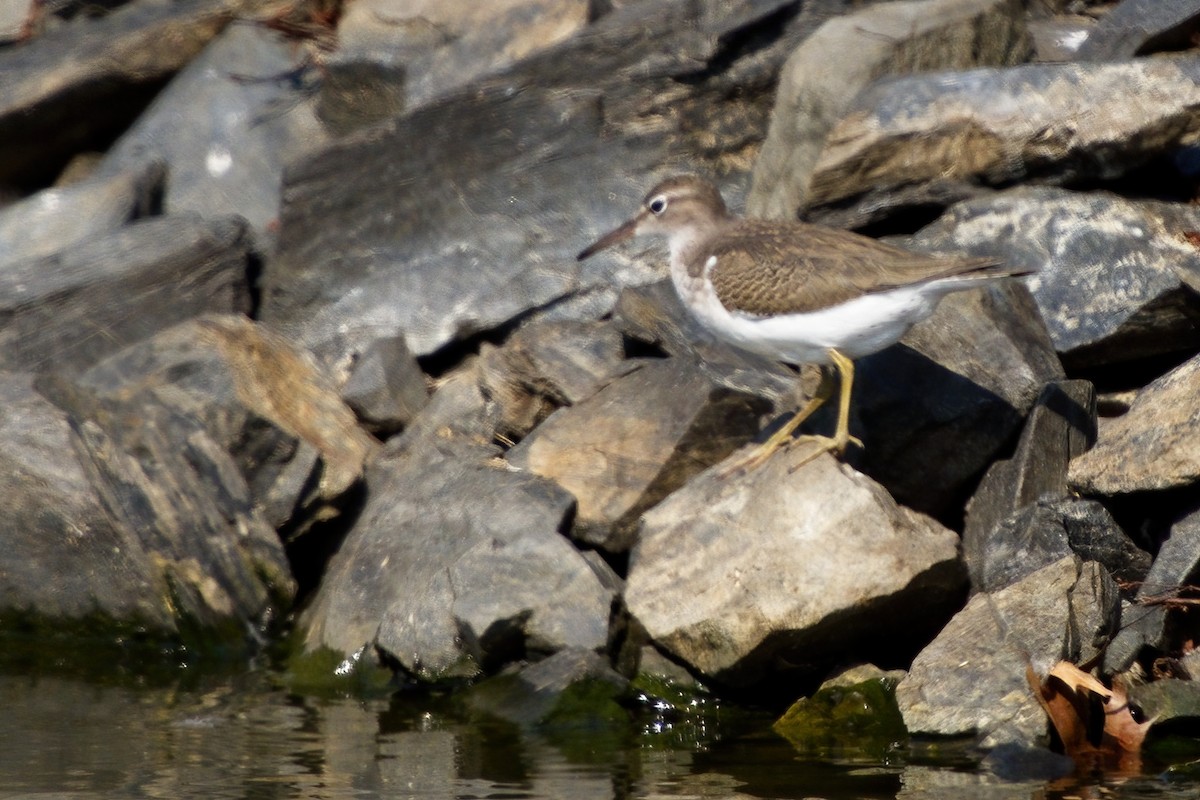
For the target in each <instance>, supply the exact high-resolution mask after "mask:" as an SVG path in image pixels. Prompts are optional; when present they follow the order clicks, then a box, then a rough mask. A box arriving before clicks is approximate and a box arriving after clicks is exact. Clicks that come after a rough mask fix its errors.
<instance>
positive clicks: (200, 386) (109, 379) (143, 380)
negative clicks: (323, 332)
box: [44, 315, 377, 526]
mask: <svg viewBox="0 0 1200 800" xmlns="http://www.w3.org/2000/svg"><path fill="white" fill-rule="evenodd" d="M44 383H46V382H44ZM48 388H49V387H48ZM56 388H57V391H56V392H55V394H54V395H53V396H54V398H55V399H56V401H58V402H59V403H60V404H62V405H64V407H66V408H69V409H71V410H72V411H73V412H74V413H76V414H77V415H79V416H80V417H81V418H85V419H94V420H97V421H99V422H101V423H102V424H103V425H104V426H105V427H106V428H109V427H112V426H116V427H117V428H118V429H119V430H122V431H124V430H125V429H135V428H136V426H137V424H138V415H139V414H140V411H141V408H142V407H143V406H145V405H151V404H161V405H163V406H164V407H166V408H170V409H172V410H173V412H174V413H175V414H177V415H178V419H183V418H186V419H187V420H188V422H187V423H186V425H185V426H184V427H183V428H182V429H181V430H180V431H179V432H178V436H179V437H180V439H181V440H182V438H183V437H184V436H185V435H188V434H189V433H190V431H191V429H192V428H193V427H196V426H200V427H202V428H203V429H204V431H205V432H206V434H207V435H208V436H209V437H211V439H212V440H213V441H214V442H215V443H217V444H218V445H219V446H220V447H221V448H223V449H225V450H227V451H228V452H229V453H230V454H231V456H232V457H233V459H234V460H235V462H236V463H237V465H238V468H239V470H240V471H241V474H242V476H243V478H244V479H245V480H246V482H247V483H248V484H249V486H250V488H251V494H252V497H253V503H254V505H255V507H256V509H257V510H259V511H261V512H262V513H263V514H264V515H265V516H266V518H267V519H269V520H270V521H271V522H272V524H273V525H276V526H281V525H283V524H284V523H286V522H288V521H289V520H291V518H292V516H293V514H294V513H295V512H296V511H297V506H298V504H300V503H301V502H302V501H306V502H310V503H311V502H313V501H323V502H324V503H327V504H328V503H332V502H335V501H336V500H337V499H338V498H339V497H340V496H341V495H342V494H343V493H345V492H346V491H347V490H348V489H349V488H350V487H351V486H352V485H354V484H355V483H356V482H357V481H358V480H359V479H360V478H361V476H362V474H363V470H364V465H365V463H366V461H367V459H368V457H370V456H371V455H372V454H373V453H374V451H375V449H376V447H377V443H376V442H375V441H374V440H373V439H372V438H371V437H370V436H369V435H367V434H366V433H365V432H364V431H363V430H362V429H360V428H359V427H358V425H357V423H356V421H355V418H354V414H353V413H352V412H351V411H350V409H349V408H347V407H346V406H345V405H344V404H343V403H342V402H341V400H340V398H339V396H338V393H337V389H336V387H335V386H334V385H333V383H332V381H331V380H330V379H329V378H328V377H327V376H325V375H324V374H323V373H322V372H321V371H320V370H319V369H318V367H317V366H316V364H315V363H314V360H313V359H312V358H311V357H310V356H309V355H308V354H306V353H303V352H301V351H300V350H298V349H297V348H296V347H295V346H294V345H293V344H291V343H290V342H288V341H286V340H284V339H283V338H282V337H280V336H278V335H277V334H275V333H273V332H272V331H270V330H269V329H267V328H265V327H264V326H262V325H259V324H257V323H254V322H251V321H250V320H248V319H245V318H244V317H237V316H216V315H210V316H205V317H201V318H199V319H196V320H192V321H189V322H185V323H182V324H180V325H177V326H175V327H174V328H170V329H168V330H166V331H164V332H162V333H160V334H158V335H156V336H154V337H152V338H150V339H148V340H146V341H144V342H141V343H139V344H137V345H133V346H131V347H129V348H126V349H125V350H122V351H121V352H119V353H116V354H114V355H112V356H110V357H109V358H107V359H105V360H104V361H102V362H100V363H99V364H97V365H96V366H94V367H92V368H91V369H90V370H88V371H87V372H86V373H84V374H83V375H82V376H80V377H79V378H76V379H73V380H70V379H65V378H63V379H59V381H57V382H56ZM166 419H168V420H175V419H177V418H176V417H167V418H166ZM122 435H123V434H122ZM168 435H170V434H168ZM298 441H303V442H306V443H308V444H309V445H311V446H312V448H313V452H312V457H309V458H305V457H304V456H305V455H306V453H304V452H301V453H299V454H297V442H298ZM317 456H319V457H320V459H321V462H320V465H319V466H316V465H315V464H314V460H315V457H317ZM293 461H296V462H298V464H299V465H300V467H301V471H302V474H303V480H302V481H299V482H298V485H297V482H296V481H290V480H288V478H289V477H291V476H290V473H289V471H288V469H289V466H290V465H291V464H292V463H293ZM297 477H299V476H297ZM285 487H286V488H285ZM281 490H283V491H282V492H281Z"/></svg>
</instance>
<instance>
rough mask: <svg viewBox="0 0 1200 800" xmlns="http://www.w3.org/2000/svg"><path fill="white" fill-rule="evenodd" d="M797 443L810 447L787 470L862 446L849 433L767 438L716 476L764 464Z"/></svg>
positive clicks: (741, 471) (730, 475)
mask: <svg viewBox="0 0 1200 800" xmlns="http://www.w3.org/2000/svg"><path fill="white" fill-rule="evenodd" d="M797 445H810V446H811V447H810V450H809V452H806V453H805V454H804V457H803V459H802V460H801V461H800V462H799V463H797V464H793V465H792V466H791V467H789V468H788V472H795V471H796V470H798V469H800V468H801V467H803V466H804V465H805V464H807V463H809V462H810V461H812V460H813V459H815V458H816V457H817V456H819V455H821V454H822V453H832V454H833V455H835V456H838V457H841V456H842V455H843V454H844V453H845V452H846V448H847V447H849V446H850V445H854V446H856V447H862V446H863V443H862V440H861V439H859V438H858V437H857V436H850V435H849V434H846V436H844V437H839V436H813V435H805V436H796V437H794V438H793V437H789V438H788V439H786V440H781V441H776V440H774V439H768V440H767V441H765V442H763V443H762V444H761V445H759V446H758V447H756V448H754V449H753V450H751V451H750V452H748V453H745V454H744V455H742V456H739V457H736V458H733V459H731V461H730V463H729V464H726V465H725V466H724V467H722V469H721V471H720V472H719V473H717V477H718V478H722V479H724V478H729V477H732V476H734V475H740V474H744V473H746V472H749V471H750V470H752V469H757V468H758V467H761V466H762V465H763V464H765V463H766V462H767V461H768V460H769V459H770V458H771V456H772V455H774V454H775V451H776V450H786V449H791V448H793V447H796V446H797Z"/></svg>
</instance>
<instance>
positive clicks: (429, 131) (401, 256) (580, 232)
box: [262, 0, 842, 357]
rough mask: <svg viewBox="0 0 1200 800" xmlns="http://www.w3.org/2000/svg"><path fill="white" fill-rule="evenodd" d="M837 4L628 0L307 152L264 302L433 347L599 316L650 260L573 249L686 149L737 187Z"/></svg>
mask: <svg viewBox="0 0 1200 800" xmlns="http://www.w3.org/2000/svg"><path fill="white" fill-rule="evenodd" d="M841 5H842V3H841V2H840V0H822V2H813V3H806V4H803V6H802V7H800V8H797V7H796V6H795V5H794V4H791V3H787V2H783V0H770V1H769V2H754V3H748V4H745V5H741V4H738V5H734V6H730V5H728V4H725V3H717V2H705V3H699V4H694V3H679V2H672V3H665V4H641V3H633V4H629V5H626V6H623V7H621V8H619V9H617V10H614V11H613V12H612V13H611V14H608V15H606V16H605V17H604V18H603V19H602V20H600V21H599V22H598V23H597V24H595V25H594V26H591V27H590V28H589V29H588V30H587V31H584V32H581V33H580V34H579V35H577V36H574V37H572V38H570V39H568V40H566V41H564V42H561V43H560V44H558V45H556V46H554V47H550V48H548V49H546V50H541V51H538V52H536V53H533V54H531V55H529V56H527V57H525V58H523V59H521V60H520V61H518V62H516V63H515V64H514V65H513V66H512V67H511V68H509V69H506V70H504V71H502V72H500V73H498V74H495V75H490V76H488V77H487V78H482V79H479V80H477V81H474V82H472V83H470V84H468V85H467V86H465V87H462V89H461V91H456V92H455V93H454V94H452V95H448V96H446V97H442V98H440V99H437V100H435V101H433V102H430V103H427V104H424V105H420V106H417V107H415V108H413V109H412V110H411V111H410V112H408V113H406V114H404V115H403V116H400V117H397V118H393V119H391V120H389V121H387V122H383V123H380V124H379V125H375V126H372V127H370V128H367V129H364V130H361V131H359V132H357V133H355V134H352V135H350V136H348V137H346V138H345V139H343V140H340V141H338V142H336V143H333V144H331V145H329V146H328V147H326V148H324V149H322V150H320V151H319V152H317V153H314V154H312V155H311V156H310V157H308V158H306V159H304V160H301V161H299V162H297V163H296V164H294V165H292V167H291V168H289V170H288V171H287V173H286V175H285V179H284V186H283V206H282V210H281V216H280V221H281V222H280V224H281V227H280V234H279V248H278V252H277V254H276V256H275V257H273V258H272V259H270V260H269V261H268V263H267V264H266V265H265V267H264V271H263V285H264V293H263V312H262V318H263V319H264V320H265V321H268V322H270V323H272V324H275V325H277V326H279V328H280V329H281V330H283V331H284V332H285V333H287V334H288V335H290V336H294V337H295V338H297V340H298V341H301V342H302V343H304V344H306V345H307V346H309V347H312V348H314V349H316V348H319V346H320V344H321V343H322V342H326V341H329V340H331V339H334V338H336V337H337V336H338V335H346V336H348V337H350V338H351V339H353V338H354V337H361V338H366V339H370V338H378V337H380V336H392V335H404V336H405V338H406V340H407V342H408V345H409V348H410V349H411V350H412V352H413V353H414V354H416V355H417V356H418V357H421V356H425V355H428V354H431V353H434V352H436V351H438V350H440V349H441V348H443V347H445V346H446V345H448V344H451V343H453V342H456V341H462V340H464V339H470V338H471V337H474V336H475V335H477V334H479V333H480V332H483V331H491V330H494V329H496V328H503V327H507V326H510V325H512V324H513V323H514V322H515V321H517V320H522V319H528V318H529V317H530V316H534V315H542V314H552V313H553V314H554V315H556V316H558V317H559V318H575V319H597V318H599V317H601V316H603V315H604V314H606V313H607V312H608V311H610V310H611V308H612V304H613V302H614V300H615V298H616V295H617V292H618V291H619V289H620V287H622V286H627V285H636V284H640V283H646V282H648V281H649V280H651V279H652V278H653V277H655V271H654V270H653V269H652V267H653V266H654V262H652V261H642V260H639V259H632V258H628V257H624V256H623V254H620V253H615V254H608V255H606V256H605V257H601V258H596V259H591V260H589V261H588V262H586V263H584V264H579V263H578V262H576V260H575V255H576V254H577V253H578V252H579V250H580V249H581V248H582V247H583V246H584V245H585V244H587V242H588V241H590V240H592V239H593V238H594V237H595V236H596V235H598V234H599V233H600V232H601V231H603V230H606V229H607V227H611V226H612V225H613V224H615V223H616V222H617V221H618V218H619V217H621V216H622V215H624V214H626V213H628V208H629V206H628V205H625V204H623V202H622V200H623V199H624V198H628V200H629V202H630V203H631V204H635V203H636V202H637V199H638V198H640V197H641V195H642V193H643V192H645V190H646V188H647V186H648V185H651V184H653V182H654V181H655V180H656V179H659V178H661V177H664V173H666V172H667V171H668V170H670V171H672V172H674V171H678V166H677V165H669V162H670V159H671V158H673V157H675V156H676V155H677V154H678V153H680V152H684V151H685V150H688V149H691V151H693V152H700V153H702V154H703V155H702V158H701V159H700V160H699V161H697V162H695V163H692V164H689V166H690V167H691V168H693V169H703V168H704V167H706V166H717V165H718V164H719V165H720V169H714V170H713V171H714V172H718V173H720V174H723V175H727V176H729V177H728V178H727V179H726V181H725V182H726V183H727V184H728V186H727V187H725V188H729V187H737V186H739V184H740V179H741V178H742V176H744V174H745V170H746V166H745V156H744V153H745V151H746V149H747V148H749V147H751V146H752V143H753V142H755V141H756V139H755V137H756V136H757V135H760V134H761V132H762V131H763V130H764V129H765V127H766V118H767V116H768V114H769V111H770V109H769V105H770V87H772V86H773V84H774V80H775V74H776V72H777V70H778V67H779V65H780V64H781V63H782V61H783V59H784V58H785V57H786V53H787V51H788V50H790V48H791V46H793V45H794V44H795V42H796V41H798V40H799V38H800V37H801V36H802V35H803V32H804V30H805V29H806V28H810V27H812V26H815V25H816V22H817V19H818V18H819V16H820V15H821V14H822V13H827V12H828V11H829V10H830V9H831V8H833V7H840V6H841ZM746 41H754V43H755V46H754V47H752V48H748V47H744V46H743V43H744V42H746ZM748 85H752V86H755V87H758V88H760V89H761V91H747V90H746V87H747V86H748ZM717 98H719V99H720V102H717ZM739 165H740V166H739ZM642 252H645V251H644V249H643V251H642ZM655 252H656V253H657V252H661V251H657V250H656V251H655ZM466 276H469V280H467V279H465V278H466ZM350 346H351V347H353V346H354V344H353V342H350Z"/></svg>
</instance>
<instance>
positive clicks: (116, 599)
mask: <svg viewBox="0 0 1200 800" xmlns="http://www.w3.org/2000/svg"><path fill="white" fill-rule="evenodd" d="M33 377H34V376H33V375H31V374H21V373H13V372H4V373H0V397H2V399H3V402H0V441H2V442H3V446H0V489H2V491H0V505H2V506H3V513H4V519H5V520H6V523H5V524H6V526H8V527H7V533H6V535H5V545H4V547H3V548H0V607H2V608H3V611H2V612H0V613H4V614H9V613H12V612H14V611H19V612H22V613H28V614H31V615H36V616H40V617H42V618H44V619H48V620H56V621H59V622H60V623H61V624H66V623H67V622H69V621H79V622H81V621H83V620H85V619H86V618H87V617H88V615H89V614H92V613H94V612H100V613H101V614H105V615H107V616H109V617H110V618H112V619H114V620H127V621H129V622H130V623H131V624H132V625H137V624H141V625H145V626H147V627H149V628H150V629H152V630H155V631H159V632H162V631H165V630H171V629H173V627H174V623H173V620H172V619H171V616H170V613H169V612H168V609H167V608H166V605H165V604H164V603H162V602H161V598H162V596H163V594H164V593H165V590H166V587H165V586H164V585H163V584H162V582H161V579H160V577H159V576H158V575H157V574H156V573H155V570H154V568H153V565H152V564H151V562H150V557H149V555H148V554H147V553H146V552H145V551H144V549H143V548H142V547H140V546H137V545H136V543H135V542H133V541H130V540H129V538H128V537H129V536H130V533H131V532H130V531H129V530H127V529H125V528H124V527H122V526H120V525H118V524H115V523H114V522H113V521H112V520H111V519H110V518H109V517H108V515H107V514H106V513H105V509H104V506H103V505H102V504H101V502H100V498H99V496H98V495H97V494H96V491H95V489H94V488H93V487H92V485H91V482H90V481H89V476H88V474H87V473H86V472H85V470H84V469H83V466H82V465H81V463H80V462H79V460H78V457H77V456H76V455H75V444H74V440H75V436H74V434H73V433H72V430H71V425H70V422H69V421H68V419H67V414H66V412H64V411H63V410H62V409H60V408H57V407H56V406H54V405H53V404H52V403H51V402H50V401H49V400H47V399H46V398H44V397H43V396H41V395H40V394H39V393H38V392H37V391H35V390H34V388H33Z"/></svg>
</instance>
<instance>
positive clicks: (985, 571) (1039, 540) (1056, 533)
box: [963, 495, 1150, 592]
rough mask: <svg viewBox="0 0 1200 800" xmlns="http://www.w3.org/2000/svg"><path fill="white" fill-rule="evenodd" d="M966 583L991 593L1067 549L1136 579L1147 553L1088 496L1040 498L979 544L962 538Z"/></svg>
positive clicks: (1145, 565)
mask: <svg viewBox="0 0 1200 800" xmlns="http://www.w3.org/2000/svg"><path fill="white" fill-rule="evenodd" d="M963 549H964V556H965V558H966V562H967V568H968V570H969V571H970V574H971V586H972V588H973V589H974V590H975V591H978V592H995V591H999V590H1000V589H1003V588H1004V587H1006V586H1011V585H1012V584H1014V583H1016V582H1017V581H1019V580H1021V579H1022V578H1024V577H1026V576H1027V575H1030V574H1032V573H1034V572H1036V571H1037V570H1039V569H1041V568H1042V567H1044V566H1046V565H1047V564H1052V563H1054V562H1055V561H1058V560H1059V559H1060V558H1062V557H1063V556H1067V555H1070V554H1072V553H1074V554H1076V555H1078V556H1079V557H1080V558H1082V559H1084V560H1087V561H1095V562H1097V563H1099V564H1101V565H1102V566H1103V567H1104V568H1105V569H1107V570H1108V572H1109V573H1110V574H1111V575H1112V576H1113V577H1114V578H1115V579H1116V580H1119V581H1123V582H1126V583H1140V582H1141V581H1142V580H1143V579H1144V578H1145V577H1146V572H1147V570H1149V569H1150V554H1149V553H1147V552H1145V551H1144V550H1141V549H1140V548H1138V546H1137V545H1135V544H1134V543H1133V542H1132V541H1131V540H1130V538H1129V537H1128V536H1127V535H1126V534H1125V532H1124V531H1122V530H1121V528H1120V526H1118V525H1117V523H1116V521H1115V520H1114V519H1113V518H1112V515H1111V514H1109V513H1108V511H1107V510H1106V509H1105V508H1104V506H1102V505H1100V504H1099V503H1097V502H1096V501H1094V500H1083V499H1080V498H1077V497H1065V496H1060V497H1054V496H1052V495H1046V496H1043V498H1042V499H1040V500H1037V501H1035V502H1033V503H1030V504H1029V505H1026V506H1025V507H1024V508H1022V509H1021V510H1020V511H1016V512H1014V513H1013V514H1011V515H1010V516H1009V517H1007V518H1006V519H1003V520H1001V521H1000V522H998V523H997V524H996V525H995V526H994V527H993V528H992V530H991V531H989V533H988V537H987V539H986V540H985V541H982V542H972V541H964V543H963Z"/></svg>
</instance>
